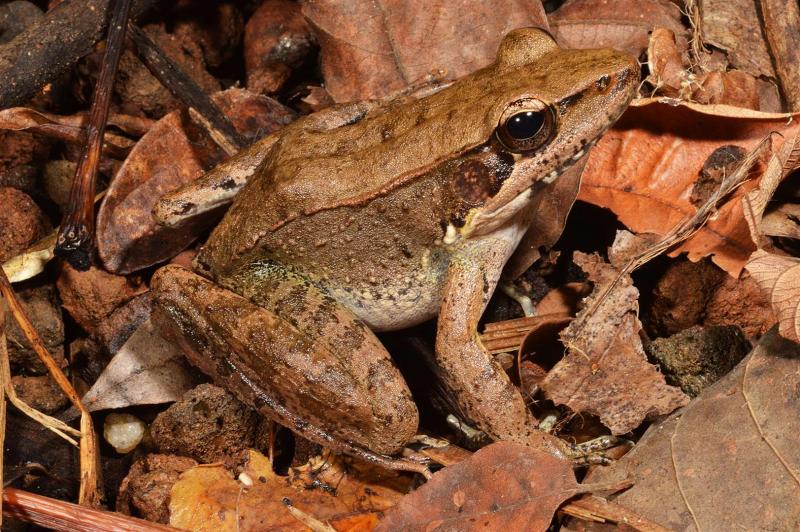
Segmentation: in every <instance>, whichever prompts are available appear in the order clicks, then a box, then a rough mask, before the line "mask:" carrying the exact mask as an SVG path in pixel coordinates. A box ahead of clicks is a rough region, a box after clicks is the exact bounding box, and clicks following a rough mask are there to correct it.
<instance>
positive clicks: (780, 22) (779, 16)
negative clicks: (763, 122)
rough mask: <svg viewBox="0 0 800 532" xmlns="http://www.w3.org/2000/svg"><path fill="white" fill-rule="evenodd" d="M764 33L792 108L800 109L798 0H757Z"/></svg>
mask: <svg viewBox="0 0 800 532" xmlns="http://www.w3.org/2000/svg"><path fill="white" fill-rule="evenodd" d="M758 6H759V8H760V9H761V19H762V20H763V29H764V34H765V35H766V37H767V45H768V46H769V52H770V55H771V56H772V64H773V65H775V72H776V73H777V74H778V84H779V86H780V88H781V92H783V97H784V98H785V99H786V103H787V104H788V106H789V109H790V110H791V111H798V110H800V5H798V3H797V0H759V2H758Z"/></svg>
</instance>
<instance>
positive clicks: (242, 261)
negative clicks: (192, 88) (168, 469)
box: [153, 28, 639, 469]
mask: <svg viewBox="0 0 800 532" xmlns="http://www.w3.org/2000/svg"><path fill="white" fill-rule="evenodd" d="M638 80H639V77H638V65H637V63H636V61H635V60H634V59H633V58H631V57H629V56H627V55H625V54H622V53H620V52H616V51H612V50H607V49H606V50H564V49H561V48H559V47H558V45H557V44H556V43H555V41H554V40H553V39H552V38H551V37H550V36H549V35H548V34H547V33H545V32H543V31H541V30H538V29H530V28H529V29H519V30H515V31H512V32H511V33H509V34H508V35H507V36H506V37H505V38H504V39H503V41H502V44H501V45H500V49H499V51H498V54H497V59H496V61H495V63H494V64H492V65H490V66H488V67H486V68H484V69H481V70H478V71H477V72H474V73H473V74H471V75H469V76H466V77H464V78H462V79H460V80H458V81H456V82H454V83H452V84H450V85H448V86H446V87H443V88H439V89H438V90H430V91H428V94H425V95H419V94H417V95H414V96H405V97H402V98H397V99H395V100H392V101H388V102H386V101H383V102H358V103H354V104H347V105H343V106H338V107H334V108H331V109H328V110H326V111H323V112H320V113H317V114H314V115H309V116H307V117H304V118H301V119H299V120H297V121H296V122H294V123H292V124H291V125H289V126H287V127H286V128H284V129H283V130H282V131H280V132H279V133H278V134H277V135H276V136H274V137H269V138H267V139H265V140H263V141H261V142H259V143H256V144H255V145H253V146H252V147H251V148H249V149H247V150H245V151H243V152H241V153H240V154H239V155H238V156H236V157H234V158H233V159H231V160H230V161H228V162H227V163H224V164H223V165H221V166H220V167H218V168H217V169H216V170H214V171H212V172H211V173H210V174H209V175H208V177H206V178H205V179H203V180H201V181H199V182H196V183H193V184H191V185H190V186H189V187H186V188H185V189H182V190H179V191H177V192H175V193H173V194H171V195H169V196H168V197H166V198H164V199H163V200H162V201H161V202H160V204H159V205H158V206H157V208H156V211H155V213H156V216H157V218H159V219H160V220H161V221H162V222H165V223H171V224H177V223H182V222H183V221H184V220H186V219H190V218H192V217H195V216H197V215H199V214H201V213H203V212H204V211H207V210H209V209H210V208H212V207H215V206H218V205H220V204H225V203H227V202H230V201H231V199H232V198H233V196H234V195H235V198H233V204H232V206H231V207H230V209H229V210H228V212H227V214H226V215H225V217H224V218H223V220H222V221H221V223H220V224H219V225H218V226H217V227H216V229H215V230H214V231H213V233H212V234H211V236H210V238H209V239H208V241H207V243H206V244H205V245H204V246H203V248H202V249H201V250H200V253H199V255H198V256H197V258H196V261H195V269H196V271H197V272H198V273H199V274H200V275H198V274H195V273H192V272H190V271H188V270H186V269H183V268H180V267H177V266H168V267H165V268H162V269H161V270H159V271H158V272H157V273H156V275H155V277H154V281H153V287H154V291H155V294H156V301H157V306H158V309H159V313H158V314H157V315H158V317H159V319H160V320H161V321H162V323H164V324H166V325H167V326H168V327H170V328H171V330H173V331H175V332H177V333H179V334H176V335H174V337H175V339H177V340H178V341H180V342H181V343H182V344H183V345H184V347H185V348H186V349H187V350H188V352H189V355H188V356H189V358H190V359H191V360H192V362H193V363H194V364H195V365H197V366H198V367H200V369H202V370H203V371H204V372H206V373H207V374H209V375H211V376H212V377H213V378H214V380H215V381H216V382H217V383H219V384H220V385H222V386H225V387H226V388H228V389H229V390H231V391H232V392H234V393H235V394H236V395H237V396H239V398H240V399H242V400H243V401H244V402H246V403H249V404H251V405H253V406H254V407H255V408H257V409H258V410H259V411H260V412H262V413H263V414H264V415H266V416H268V417H270V418H272V419H274V420H275V421H277V422H279V423H281V424H283V425H285V426H288V427H290V428H291V429H293V430H295V431H296V432H298V433H300V434H302V435H303V436H305V437H307V438H309V439H311V440H313V441H316V442H319V443H321V444H323V445H326V446H329V447H332V448H334V449H338V450H341V451H345V452H350V453H354V454H358V455H361V456H364V457H367V458H372V459H373V460H377V461H380V462H382V463H385V464H388V465H391V466H394V467H409V468H411V469H414V467H412V466H409V464H408V463H405V464H404V463H403V462H402V461H400V462H398V461H391V460H390V459H389V458H388V456H389V455H392V454H393V453H396V452H397V451H398V450H400V449H401V448H402V447H403V445H404V444H405V443H407V442H408V441H409V439H411V438H412V437H413V436H414V435H415V433H416V430H417V423H418V414H417V409H416V406H415V404H414V403H413V402H412V399H411V395H410V393H409V391H408V388H407V386H406V384H405V382H404V380H403V378H402V376H401V375H400V373H399V372H398V370H397V369H396V368H395V366H394V365H393V363H392V361H391V359H390V357H389V355H388V354H387V352H386V350H385V349H384V347H383V346H382V345H381V343H380V342H379V341H378V339H377V338H376V337H375V335H374V333H373V331H386V330H396V329H401V328H405V327H409V326H412V325H415V324H418V323H421V322H423V321H426V320H429V319H431V318H433V317H435V316H437V315H438V317H439V319H438V331H437V338H436V355H435V362H436V364H437V365H438V369H439V370H440V371H439V373H440V374H441V376H442V379H443V380H444V384H445V385H446V386H447V387H448V388H449V389H450V390H451V391H452V392H453V393H454V395H455V397H456V398H457V400H458V401H459V403H460V407H461V410H462V411H463V412H464V413H465V414H466V415H467V416H469V418H470V419H471V420H472V421H473V422H474V423H475V424H477V426H478V427H480V428H481V429H482V430H483V431H485V432H486V433H487V434H488V435H489V436H491V437H492V438H494V439H498V440H499V439H503V440H513V441H517V442H523V443H528V444H533V445H539V446H545V447H546V448H548V449H549V450H551V451H552V452H553V453H555V454H557V455H561V456H567V455H569V454H571V452H572V450H573V449H572V448H571V447H570V446H569V445H568V444H567V443H566V442H563V441H562V440H560V439H558V438H554V437H552V436H549V435H547V434H545V433H543V432H542V431H539V430H538V429H537V422H536V419H535V418H534V417H533V416H532V415H531V413H530V411H529V410H528V408H527V407H526V405H525V402H524V400H523V398H522V396H521V395H520V393H519V392H518V391H517V389H516V388H515V387H514V386H513V385H512V383H511V382H510V380H509V378H508V376H507V375H506V373H505V372H504V371H503V369H502V368H501V367H500V366H499V365H498V364H497V363H496V362H495V361H494V360H493V359H492V357H491V356H489V355H488V354H486V353H485V352H484V350H483V349H482V348H481V344H480V341H479V338H478V334H477V330H476V329H477V325H478V320H479V319H480V317H481V314H482V312H483V310H484V308H485V306H486V304H487V302H488V301H489V298H490V297H491V295H492V292H493V291H494V289H495V287H496V285H497V283H498V279H499V277H500V274H501V271H502V269H503V266H504V264H505V263H506V261H507V260H508V259H509V257H510V256H511V255H512V253H513V252H514V251H515V248H516V247H517V245H518V243H519V242H520V240H521V239H522V238H523V236H524V235H525V233H526V230H527V229H528V227H529V226H530V225H531V223H532V221H533V220H535V218H536V216H537V212H536V208H535V206H536V202H534V201H533V200H532V198H533V197H534V196H535V193H536V192H537V191H538V190H540V189H541V188H542V187H544V186H545V185H546V184H548V183H551V182H553V181H554V180H555V179H557V178H558V176H559V175H560V174H561V172H562V171H563V170H564V169H565V168H567V167H568V166H570V165H571V164H573V163H574V162H575V161H578V160H579V159H581V158H582V157H583V156H584V154H585V153H586V151H587V150H588V149H589V147H590V146H591V145H592V144H593V143H594V142H595V140H596V139H597V138H598V137H599V136H600V135H601V134H602V133H603V132H604V131H605V130H606V129H607V128H608V127H609V126H610V125H611V124H612V123H613V122H614V121H615V120H616V119H617V118H618V117H619V116H620V114H621V113H622V112H623V110H624V109H625V108H626V106H627V105H628V103H629V102H630V100H631V98H632V97H633V95H634V92H635V88H636V85H637V83H638ZM240 189H241V191H239V190H240ZM237 192H238V194H237ZM398 464H399V465H398Z"/></svg>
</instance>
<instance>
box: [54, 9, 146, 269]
mask: <svg viewBox="0 0 800 532" xmlns="http://www.w3.org/2000/svg"><path fill="white" fill-rule="evenodd" d="M130 8H131V0H117V4H116V5H115V6H114V12H113V15H112V18H111V22H110V23H109V25H108V39H107V42H108V47H107V48H106V53H105V56H104V57H103V66H102V68H101V69H100V77H99V78H98V80H97V85H96V86H95V90H94V97H93V98H92V107H91V110H90V112H89V123H88V124H87V125H86V130H87V134H86V138H87V140H86V147H85V148H84V151H83V155H82V157H81V160H80V162H79V163H78V168H77V170H76V172H75V180H74V181H73V182H72V188H71V189H70V194H69V203H68V204H67V207H66V212H65V213H64V218H63V220H62V222H61V230H60V231H59V233H58V239H57V241H56V248H55V254H56V255H57V256H62V257H64V258H65V259H66V260H67V262H69V263H70V264H71V265H72V266H73V267H74V268H75V269H76V270H80V271H85V270H88V269H89V265H90V264H91V257H92V248H93V247H94V246H93V244H94V193H95V192H94V191H95V185H96V182H97V166H98V164H99V162H100V150H101V148H102V146H103V134H104V133H105V129H106V120H107V119H108V107H109V103H110V102H111V89H112V85H113V83H114V76H115V75H116V73H117V66H118V65H119V57H120V54H121V53H122V44H123V42H124V39H125V28H126V27H127V24H128V15H129V14H130Z"/></svg>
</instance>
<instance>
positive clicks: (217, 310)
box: [152, 266, 427, 474]
mask: <svg viewBox="0 0 800 532" xmlns="http://www.w3.org/2000/svg"><path fill="white" fill-rule="evenodd" d="M270 276H272V277H271V278H270ZM259 282H260V287H261V288H262V290H263V293H261V294H249V293H248V292H249V291H250V287H247V286H239V287H237V291H241V292H242V293H244V294H246V295H248V296H250V298H249V299H248V298H245V297H242V296H240V295H237V294H236V293H234V292H232V291H230V290H227V289H225V288H222V287H221V286H219V285H217V284H215V283H212V282H211V281H208V280H206V279H204V278H202V277H200V276H198V275H196V274H194V273H192V272H190V271H188V270H185V269H183V268H179V267H176V266H167V267H165V268H162V269H161V270H159V271H158V272H156V274H155V275H154V277H153V283H152V287H153V291H154V293H155V301H156V312H155V313H154V319H155V321H156V322H157V323H159V324H161V325H162V329H164V330H166V331H167V333H174V334H168V336H169V339H170V340H173V341H176V342H177V343H178V344H179V345H180V346H181V347H182V348H183V349H184V351H185V353H186V356H187V358H188V359H189V360H190V361H191V362H192V363H193V364H194V365H196V366H197V367H199V368H200V369H201V370H202V371H203V372H205V373H206V374H208V375H210V376H211V377H212V378H213V380H214V381H215V382H216V383H217V384H218V385H220V386H223V387H225V388H226V389H228V390H229V391H230V392H231V393H233V394H234V395H236V396H237V397H238V398H239V400H241V401H242V402H244V403H245V404H249V405H250V406H252V407H254V408H255V409H256V410H258V411H259V412H260V413H262V414H263V415H265V416H267V417H269V418H271V419H273V420H275V421H276V422H278V423H280V424H282V425H284V426H286V427H288V428H290V429H291V430H293V431H295V432H297V433H298V434H300V435H302V436H304V437H306V438H308V439H309V440H312V441H314V442H317V443H319V444H321V445H323V446H325V447H328V448H330V449H332V450H335V451H340V452H345V453H348V454H351V455H354V456H357V457H360V458H363V459H365V460H368V461H370V462H373V463H375V464H378V465H381V466H383V467H388V468H391V469H403V470H410V471H416V472H420V473H423V474H425V472H426V471H427V469H426V467H425V465H424V464H420V463H418V462H414V461H411V460H403V459H396V458H392V457H391V455H393V454H395V453H397V452H399V451H400V450H401V449H402V448H403V446H404V444H405V443H406V442H407V441H408V440H409V439H411V438H412V437H413V436H414V435H415V434H416V430H417V424H418V414H417V409H416V405H415V404H414V402H413V401H412V399H411V394H410V392H409V391H408V388H407V387H406V384H405V382H404V381H403V379H402V377H401V376H400V373H399V372H398V370H397V368H395V367H394V365H393V364H392V362H391V359H390V358H389V355H388V353H387V352H386V351H385V349H384V348H383V346H382V345H381V344H380V342H379V341H378V339H377V338H376V337H375V336H374V334H373V333H372V332H371V331H369V329H367V328H366V327H365V326H364V325H363V324H362V323H361V322H359V321H358V320H357V319H356V318H355V317H354V316H353V315H352V314H351V313H349V311H347V310H346V309H344V308H342V307H340V306H339V305H338V303H337V302H336V301H335V300H333V299H332V298H330V297H329V296H327V295H325V294H324V293H322V292H320V291H319V290H317V289H316V288H315V287H314V286H313V285H312V284H311V283H308V282H307V281H305V282H303V281H301V280H298V279H295V278H292V276H291V275H290V274H288V273H287V272H285V271H283V270H278V269H274V270H273V271H271V272H268V271H263V272H261V276H260V277H259ZM253 301H257V302H258V303H259V305H257V304H255V303H254V302H253Z"/></svg>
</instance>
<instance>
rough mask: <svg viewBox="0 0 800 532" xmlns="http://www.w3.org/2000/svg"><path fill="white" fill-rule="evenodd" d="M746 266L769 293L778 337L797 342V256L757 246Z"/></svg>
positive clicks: (799, 291)
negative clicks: (765, 249)
mask: <svg viewBox="0 0 800 532" xmlns="http://www.w3.org/2000/svg"><path fill="white" fill-rule="evenodd" d="M746 268H747V271H748V272H750V275H752V276H753V279H755V281H756V283H758V286H759V287H760V288H761V290H762V291H763V292H764V293H766V294H767V295H768V296H769V298H770V302H771V303H772V308H773V310H774V311H775V313H776V314H777V315H778V327H779V330H780V333H781V336H783V337H784V338H788V339H789V340H793V341H795V342H800V259H798V258H795V257H784V256H782V255H775V254H773V253H767V252H766V251H764V250H762V249H759V250H758V251H756V252H755V253H753V255H752V257H750V262H748V263H747V266H746Z"/></svg>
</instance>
